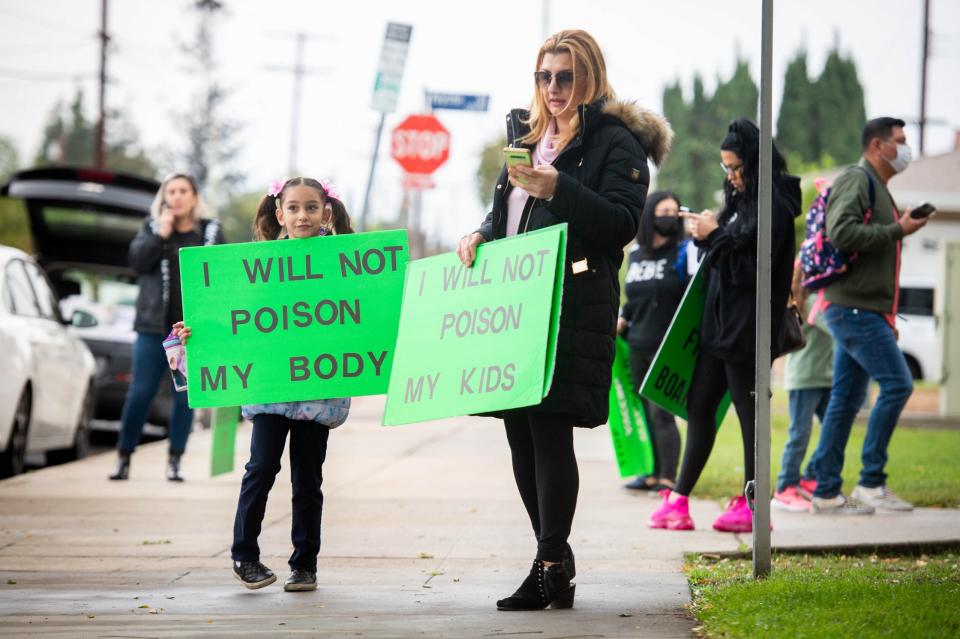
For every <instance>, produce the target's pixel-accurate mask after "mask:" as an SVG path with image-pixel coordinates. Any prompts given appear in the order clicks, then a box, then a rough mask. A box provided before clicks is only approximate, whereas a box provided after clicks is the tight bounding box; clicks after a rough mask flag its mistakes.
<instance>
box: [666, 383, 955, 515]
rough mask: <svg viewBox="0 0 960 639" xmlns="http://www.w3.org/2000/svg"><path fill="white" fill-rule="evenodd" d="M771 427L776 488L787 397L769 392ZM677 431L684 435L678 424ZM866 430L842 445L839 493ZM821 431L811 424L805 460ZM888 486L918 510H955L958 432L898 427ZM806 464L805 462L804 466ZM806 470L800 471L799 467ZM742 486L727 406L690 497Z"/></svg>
mask: <svg viewBox="0 0 960 639" xmlns="http://www.w3.org/2000/svg"><path fill="white" fill-rule="evenodd" d="M772 410H773V411H774V414H773V418H772V424H771V447H770V456H771V458H772V462H773V463H772V473H773V475H772V477H771V480H772V482H773V483H774V484H775V483H776V477H777V474H778V473H779V472H780V458H781V456H782V455H783V446H784V444H785V443H786V441H787V426H788V425H789V418H788V417H787V415H786V393H784V392H783V391H782V390H781V391H778V392H776V393H774V399H773V408H772ZM682 424H683V423H682V422H681V427H680V431H681V433H682V434H685V427H684V426H683V425H682ZM865 432H866V426H865V424H864V423H863V422H858V423H857V424H855V425H854V427H853V432H852V434H851V435H850V441H849V443H848V444H847V454H846V463H845V464H844V469H843V490H844V492H846V493H849V491H850V490H852V489H853V487H854V486H855V485H856V483H857V478H858V474H859V472H860V468H861V463H860V450H861V448H862V446H863V437H864V434H865ZM819 436H820V428H819V424H818V423H817V420H816V419H814V430H813V434H812V435H811V437H810V445H809V447H808V450H807V458H808V459H809V457H810V455H811V454H812V453H813V451H814V449H815V448H816V445H817V441H818V439H819ZM888 453H889V456H890V459H889V461H888V462H887V474H888V475H889V479H888V482H887V484H888V485H889V486H890V488H891V489H893V490H894V491H895V492H896V493H897V494H898V495H900V496H901V497H903V498H904V499H906V500H908V501H911V502H913V503H914V504H916V505H917V506H940V507H956V506H958V505H960V463H957V460H958V459H960V431H956V430H928V429H912V428H902V427H900V428H897V430H896V431H894V434H893V439H892V440H891V441H890V447H889V449H888ZM805 464H806V460H804V465H805ZM804 467H805V466H804ZM742 482H743V443H742V440H741V438H740V425H739V422H738V421H737V418H736V414H735V413H734V411H733V408H732V407H731V409H730V412H729V413H728V414H727V418H726V419H725V420H724V423H723V426H721V427H720V432H719V433H717V441H716V445H715V446H714V449H713V453H712V454H711V455H710V461H709V462H708V463H707V467H706V468H705V469H704V471H703V474H702V475H701V476H700V481H699V482H698V483H697V486H696V488H694V491H693V496H694V497H700V498H712V499H718V500H726V499H729V498H730V497H732V496H733V495H736V494H739V493H740V490H741V485H742Z"/></svg>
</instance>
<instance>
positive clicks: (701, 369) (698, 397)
mask: <svg viewBox="0 0 960 639" xmlns="http://www.w3.org/2000/svg"><path fill="white" fill-rule="evenodd" d="M754 377H755V376H754V367H753V365H752V364H735V363H732V362H726V361H723V360H721V359H718V358H716V357H713V356H712V355H709V354H707V353H705V352H704V351H702V350H701V351H700V355H699V357H698V358H697V366H696V368H695V369H694V371H693V378H692V379H691V380H690V392H689V393H688V394H687V417H688V421H687V444H686V447H685V448H684V451H683V465H682V466H681V467H680V478H679V479H678V480H677V488H676V492H678V493H680V494H681V495H687V496H689V495H690V493H691V492H692V491H693V487H694V486H696V485H697V480H698V479H700V473H702V472H703V467H704V466H706V465H707V459H709V458H710V452H711V451H712V450H713V442H714V440H715V439H716V437H717V424H716V414H717V407H718V406H719V405H720V400H721V399H723V395H724V393H726V392H727V389H729V390H730V395H731V397H732V398H733V406H734V408H735V409H736V411H737V417H738V418H739V419H740V434H741V435H742V436H743V470H744V485H746V482H748V481H750V480H752V479H753V474H754V465H753V463H754V462H753V433H754V423H753V422H754V405H753V385H754V382H755V379H754Z"/></svg>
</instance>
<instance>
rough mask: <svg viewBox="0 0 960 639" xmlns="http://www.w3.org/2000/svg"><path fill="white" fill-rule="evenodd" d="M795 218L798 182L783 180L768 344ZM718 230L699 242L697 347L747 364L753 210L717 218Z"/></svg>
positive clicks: (787, 273) (751, 349) (780, 309)
mask: <svg viewBox="0 0 960 639" xmlns="http://www.w3.org/2000/svg"><path fill="white" fill-rule="evenodd" d="M798 215H800V178H797V177H793V176H790V175H784V176H782V177H779V178H777V179H776V180H775V181H774V185H773V228H772V235H771V238H770V240H771V255H772V262H771V276H770V289H771V302H770V314H769V317H770V320H771V339H770V346H771V351H772V352H773V353H778V352H779V351H780V344H779V343H778V342H779V340H778V335H779V331H780V326H781V324H782V322H783V316H784V309H785V308H786V305H787V300H788V298H789V297H790V282H791V280H792V277H793V262H794V254H795V252H796V240H795V239H794V238H795V236H794V226H793V220H794V218H795V217H797V216H798ZM718 222H719V224H720V228H718V229H716V230H715V231H713V232H712V233H711V234H710V235H709V236H708V237H707V239H706V240H705V241H704V242H701V243H699V245H700V246H701V247H704V248H706V249H707V252H706V256H705V257H704V264H703V266H702V268H704V269H706V270H705V271H704V275H705V277H706V288H707V295H706V301H705V303H704V309H703V322H702V323H701V325H700V333H701V334H700V346H701V348H702V349H703V350H704V351H705V352H707V353H709V354H711V355H713V356H714V357H717V358H719V359H722V360H724V361H728V362H734V363H739V364H752V363H753V361H754V353H755V352H756V342H755V340H756V336H755V333H756V295H757V222H756V206H750V205H748V204H742V205H741V206H739V207H737V210H734V211H732V212H730V213H728V214H726V215H721V216H720V218H719V220H718Z"/></svg>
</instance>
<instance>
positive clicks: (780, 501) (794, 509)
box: [770, 486, 812, 513]
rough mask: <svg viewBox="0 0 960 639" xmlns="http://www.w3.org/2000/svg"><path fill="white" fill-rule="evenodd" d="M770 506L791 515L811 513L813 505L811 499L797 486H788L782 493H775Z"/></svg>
mask: <svg viewBox="0 0 960 639" xmlns="http://www.w3.org/2000/svg"><path fill="white" fill-rule="evenodd" d="M770 506H772V507H773V508H776V509H777V510H785V511H787V512H791V513H805V512H809V511H810V509H811V507H812V504H811V503H810V500H809V499H807V498H806V497H804V496H803V493H802V492H801V491H800V490H799V488H798V487H797V486H787V487H786V488H784V489H783V490H782V491H781V490H778V491H777V492H775V493H773V499H772V500H771V501H770Z"/></svg>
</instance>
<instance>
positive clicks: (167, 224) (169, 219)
mask: <svg viewBox="0 0 960 639" xmlns="http://www.w3.org/2000/svg"><path fill="white" fill-rule="evenodd" d="M158 220H159V222H160V230H159V231H157V235H159V236H160V237H162V238H163V239H165V240H169V239H170V236H171V235H172V234H173V222H174V219H173V211H172V210H171V209H170V207H169V206H162V207H161V208H160V217H159V218H158Z"/></svg>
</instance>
